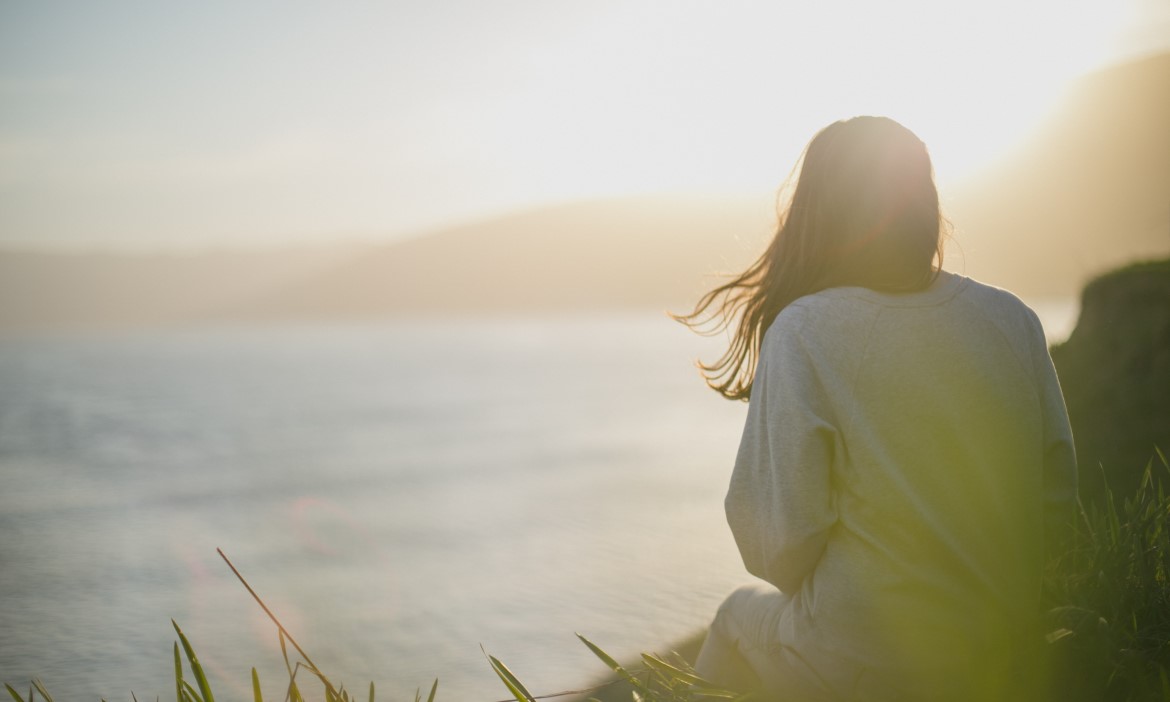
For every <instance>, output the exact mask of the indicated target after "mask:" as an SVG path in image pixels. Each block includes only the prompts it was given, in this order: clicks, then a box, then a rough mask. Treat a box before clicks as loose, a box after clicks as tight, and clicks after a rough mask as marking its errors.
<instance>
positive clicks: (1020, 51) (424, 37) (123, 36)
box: [0, 0, 1170, 250]
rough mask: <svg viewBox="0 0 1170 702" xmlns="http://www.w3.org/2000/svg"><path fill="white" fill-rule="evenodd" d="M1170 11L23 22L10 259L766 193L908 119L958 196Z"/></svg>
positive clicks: (604, 6) (692, 6)
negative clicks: (857, 133)
mask: <svg viewBox="0 0 1170 702" xmlns="http://www.w3.org/2000/svg"><path fill="white" fill-rule="evenodd" d="M1168 47H1170V3H1167V2H1165V1H1164V0H1040V1H1033V2H1018V1H1017V0H981V1H979V2H972V1H967V2H947V1H940V0H890V1H888V2H883V3H860V2H850V3H845V2H817V3H813V2H756V3H747V2H734V1H733V2H719V3H715V2H711V3H694V2H668V1H667V0H659V1H656V2H655V1H646V0H588V1H587V2H585V1H582V2H547V1H541V0H497V1H496V2H490V3H484V2H472V1H470V0H468V1H463V2H456V1H454V0H439V1H436V2H411V3H405V2H387V3H360V4H359V3H351V4H344V5H343V4H340V3H307V2H306V3H299V2H285V3H276V2H268V3H259V2H257V3H230V2H206V3H182V4H177V5H176V4H165V5H160V4H156V3H145V2H142V3H131V2H111V3H92V2H75V3H16V2H10V3H4V4H2V5H0V106H2V109H0V244H7V245H20V246H23V247H29V246H36V247H53V248H59V247H66V248H77V247H82V248H102V247H114V248H123V249H125V248H129V249H145V250H151V249H174V248H178V249H193V248H200V247H207V246H225V245H245V246H254V245H260V246H267V245H272V244H284V243H322V242H335V241H351V240H366V241H370V240H375V241H377V240H389V239H392V238H394V237H396V236H401V235H403V234H407V233H413V232H415V231H418V230H420V229H426V228H430V227H435V226H441V225H444V224H449V223H452V222H457V221H463V220H467V219H471V218H475V217H480V216H485V215H491V214H496V213H500V212H505V211H508V210H513V209H523V208H527V207H532V206H536V205H541V204H547V203H551V202H559V201H566V200H574V199H580V198H590V197H599V196H610V195H624V194H636V193H647V192H669V191H713V192H737V191H750V192H765V191H768V190H772V189H774V188H775V187H776V186H777V185H778V184H779V182H780V181H781V180H782V179H783V178H784V177H785V175H787V173H788V170H789V169H790V167H791V165H792V162H793V160H794V159H795V157H796V155H797V154H798V153H799V150H800V148H801V147H802V146H803V144H804V142H805V141H806V140H807V139H808V138H809V137H810V136H811V135H812V133H813V132H814V131H815V130H816V129H818V128H820V127H822V126H824V125H825V124H826V123H828V122H830V121H832V120H834V119H838V118H841V117H845V116H850V115H854V114H862V113H868V114H888V115H890V116H893V117H894V118H896V119H898V120H900V121H902V122H903V123H905V124H906V125H907V126H909V127H910V128H912V129H914V130H915V131H917V132H918V133H919V135H920V136H922V138H923V139H924V140H925V141H926V142H927V144H928V146H930V148H931V150H932V152H933V154H934V156H935V159H936V166H937V170H938V172H939V175H940V178H941V179H942V180H943V182H944V184H945V183H946V182H947V181H954V180H957V179H960V178H962V177H963V176H964V175H967V174H970V173H972V172H973V171H974V170H975V169H977V168H979V167H981V166H984V165H987V164H988V163H990V162H991V161H992V160H993V159H994V158H995V157H996V156H998V155H1000V154H1002V153H1004V152H1005V151H1006V150H1007V149H1010V148H1011V146H1012V145H1013V144H1014V143H1015V142H1017V141H1018V140H1020V139H1022V138H1023V137H1024V135H1025V134H1026V133H1027V131H1028V129H1029V128H1032V127H1033V126H1034V125H1035V124H1036V123H1037V121H1038V120H1039V119H1040V117H1041V116H1042V115H1043V114H1045V112H1046V111H1047V110H1049V109H1051V107H1052V105H1053V104H1054V101H1055V100H1056V99H1057V98H1058V97H1059V95H1060V94H1061V91H1062V90H1063V89H1065V88H1066V86H1067V85H1068V83H1069V81H1071V80H1072V79H1073V78H1074V77H1076V76H1077V75H1080V74H1083V73H1084V72H1086V71H1089V70H1092V69H1094V68H1097V67H1099V66H1101V65H1104V64H1106V63H1108V62H1111V61H1116V60H1119V59H1123V58H1127V57H1131V56H1135V55H1139V54H1141V53H1144V52H1151V51H1155V50H1162V49H1166V48H1168Z"/></svg>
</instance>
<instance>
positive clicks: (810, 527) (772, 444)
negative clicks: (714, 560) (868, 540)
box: [724, 315, 837, 593]
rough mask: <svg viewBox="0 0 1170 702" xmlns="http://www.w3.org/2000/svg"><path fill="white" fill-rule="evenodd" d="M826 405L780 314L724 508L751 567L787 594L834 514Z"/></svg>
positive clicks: (796, 328)
mask: <svg viewBox="0 0 1170 702" xmlns="http://www.w3.org/2000/svg"><path fill="white" fill-rule="evenodd" d="M782 317H783V315H782ZM829 406H830V405H829V401H828V398H827V397H825V396H824V392H823V389H822V388H821V386H820V384H819V383H818V382H817V378H816V373H815V370H814V368H813V364H812V362H811V359H810V357H809V355H808V351H807V349H806V348H805V346H804V344H803V343H802V342H801V338H800V325H798V324H782V322H781V318H778V319H777V322H776V323H775V324H774V325H773V328H772V329H771V330H769V332H768V334H767V336H766V337H765V339H764V343H763V348H762V349H761V355H760V363H759V366H758V368H757V372H756V378H755V382H754V384H753V387H752V397H751V404H750V406H749V408H748V417H747V424H746V426H745V427H744V432H743V438H742V440H741V441H740V446H739V454H738V455H737V457H736V461H735V469H734V471H733V472H732V476H731V486H730V488H729V489H728V492H727V499H726V500H725V502H724V506H725V508H726V511H727V522H728V524H729V525H730V526H731V531H732V534H733V535H734V536H735V541H736V544H737V545H738V546H739V552H740V555H741V556H742V557H743V562H744V565H745V566H746V567H747V569H748V572H750V573H752V574H753V575H756V576H757V577H760V578H763V579H764V580H766V581H768V582H770V583H772V584H773V585H775V586H776V587H778V588H779V589H780V590H782V591H784V592H788V593H793V592H795V591H796V590H797V589H799V587H800V583H801V582H802V581H803V580H804V579H805V578H806V577H807V576H808V575H809V574H810V573H811V572H812V570H813V568H814V567H815V566H816V563H817V561H818V560H819V559H820V557H821V554H822V553H823V551H824V549H825V544H826V542H827V541H828V534H829V529H830V528H831V527H832V525H833V524H834V522H835V521H836V519H837V515H836V510H835V506H834V503H833V496H832V491H831V489H830V467H831V466H832V464H833V451H834V444H835V440H836V429H835V428H834V426H833V424H832V422H831V421H830V419H829V418H830V413H829V411H828V408H829Z"/></svg>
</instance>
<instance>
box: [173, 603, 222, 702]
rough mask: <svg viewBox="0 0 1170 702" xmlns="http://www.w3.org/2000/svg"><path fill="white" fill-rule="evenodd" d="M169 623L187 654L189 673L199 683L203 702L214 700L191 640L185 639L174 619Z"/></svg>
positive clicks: (212, 701)
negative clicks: (189, 665)
mask: <svg viewBox="0 0 1170 702" xmlns="http://www.w3.org/2000/svg"><path fill="white" fill-rule="evenodd" d="M171 625H172V626H174V627H175V633H177V634H178V635H179V643H181V644H182V645H183V651H184V652H186V654H187V662H188V663H190V664H191V673H192V674H193V675H194V676H195V681H196V682H198V683H199V692H200V693H201V695H202V699H203V702H215V695H213V694H211V685H210V684H208V682H207V674H206V673H204V672H203V666H202V665H200V664H199V658H198V657H197V656H196V655H195V649H194V648H192V647H191V642H190V641H188V640H187V637H186V635H184V634H183V630H182V629H180V628H179V625H178V623H177V622H176V621H175V620H174V619H172V620H171Z"/></svg>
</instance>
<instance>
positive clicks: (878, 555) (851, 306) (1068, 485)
mask: <svg viewBox="0 0 1170 702" xmlns="http://www.w3.org/2000/svg"><path fill="white" fill-rule="evenodd" d="M1046 461H1047V462H1048V463H1049V471H1048V472H1049V474H1050V475H1049V478H1048V481H1047V485H1046V484H1045V478H1044V475H1045V470H1044V468H1045V463H1046ZM1074 486H1075V467H1074V464H1073V462H1072V453H1071V437H1069V436H1068V433H1067V423H1066V420H1064V412H1063V402H1062V400H1061V397H1060V391H1059V387H1058V386H1057V384H1056V379H1055V375H1054V373H1053V372H1052V368H1051V362H1050V361H1049V360H1048V355H1047V349H1046V347H1045V344H1044V338H1043V334H1042V331H1041V329H1040V326H1039V323H1038V321H1037V320H1036V318H1035V315H1034V314H1032V312H1031V311H1030V310H1028V309H1027V307H1025V306H1024V305H1023V304H1022V303H1020V302H1019V300H1017V299H1016V298H1015V297H1013V296H1011V295H1010V294H1008V293H1005V292H1003V291H1000V290H996V289H994V288H990V287H987V286H984V285H981V284H979V283H976V282H974V281H971V280H968V279H965V278H961V277H959V276H955V275H951V274H947V273H943V274H941V275H940V276H939V278H938V279H937V280H936V281H935V283H934V284H933V285H932V286H931V287H930V288H928V289H926V290H924V291H921V292H917V293H910V294H883V293H877V292H874V291H872V290H868V289H864V288H833V289H829V290H824V291H821V292H819V293H816V294H814V295H809V296H806V297H803V298H801V299H799V300H797V301H796V302H794V303H792V304H790V305H789V306H788V307H786V308H785V309H784V311H783V312H781V314H780V315H779V316H778V317H777V319H776V321H775V322H774V323H773V325H772V327H771V328H770V330H769V331H768V334H767V336H766V337H765V340H764V344H763V348H762V350H761V354H760V366H759V368H758V370H757V375H756V384H755V388H754V391H753V397H752V408H751V410H750V412H749V417H748V421H747V426H746V428H745V431H744V436H743V441H742V443H741V447H740V452H739V456H738V459H737V462H736V467H735V472H734V475H733V477H732V481H731V487H730V490H729V492H728V496H727V503H726V507H727V514H728V521H729V523H730V524H731V527H732V531H733V533H734V534H735V536H736V540H737V543H738V544H739V546H740V551H741V553H742V555H743V558H744V562H745V564H746V565H747V567H748V570H749V571H751V572H753V573H754V574H756V575H758V576H760V577H762V578H764V579H765V580H768V581H770V582H772V583H773V584H775V585H776V586H777V587H779V588H780V589H781V590H783V591H784V592H785V593H786V594H788V595H790V596H791V597H792V601H791V603H790V604H789V606H788V607H787V608H786V610H785V612H784V615H783V616H782V617H781V619H780V632H779V642H780V644H781V645H782V646H783V647H785V648H786V649H787V655H788V656H789V657H790V658H791V659H792V660H791V661H790V663H791V664H792V665H793V666H794V667H796V668H797V669H803V670H804V674H805V675H806V676H807V677H808V679H809V680H812V681H817V680H819V681H821V684H822V685H823V686H824V687H828V688H829V689H830V690H832V692H833V693H834V694H835V695H838V696H844V697H849V698H859V699H914V698H920V699H930V698H932V696H934V695H947V696H948V697H949V698H956V697H955V696H956V695H964V694H967V693H976V688H978V687H982V686H983V685H987V686H988V688H989V689H988V690H986V691H984V692H987V693H990V692H992V689H998V688H1000V686H1001V683H1006V684H1017V685H1018V684H1019V682H1018V681H1014V682H1012V681H1011V676H1013V675H1014V674H1015V672H1017V671H1013V668H1014V667H1017V666H1018V665H1019V664H1022V663H1025V662H1026V661H1027V655H1028V653H1029V650H1030V647H1031V645H1032V642H1033V641H1034V640H1035V637H1036V635H1037V633H1038V629H1037V628H1036V627H1035V621H1034V618H1035V615H1036V613H1037V612H1038V605H1039V602H1038V600H1039V588H1040V576H1041V568H1042V563H1043V542H1044V517H1043V515H1044V511H1045V490H1046V488H1047V489H1048V490H1049V498H1051V499H1050V501H1051V502H1052V505H1051V506H1052V508H1053V509H1056V510H1059V509H1060V503H1061V502H1062V501H1063V503H1064V504H1065V505H1066V506H1071V504H1072V500H1073V499H1074V495H1075V492H1074V490H1075V487H1074ZM973 676H978V678H979V680H973V679H972V677H973ZM972 696H973V697H976V698H978V697H983V696H985V695H984V694H983V692H980V693H979V694H973V695H972Z"/></svg>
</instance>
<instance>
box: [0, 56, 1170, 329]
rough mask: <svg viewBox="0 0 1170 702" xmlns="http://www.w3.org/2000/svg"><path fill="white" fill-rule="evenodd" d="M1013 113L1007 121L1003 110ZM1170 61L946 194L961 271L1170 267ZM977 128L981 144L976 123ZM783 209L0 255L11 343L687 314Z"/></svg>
mask: <svg viewBox="0 0 1170 702" xmlns="http://www.w3.org/2000/svg"><path fill="white" fill-rule="evenodd" d="M1005 109H1010V106H1005ZM1167 125H1170V54H1165V55H1160V56H1156V57H1153V58H1149V59H1146V60H1142V61H1137V62H1134V63H1130V64H1126V65H1122V66H1117V67H1113V68H1110V69H1106V70H1103V71H1101V72H1098V73H1095V74H1092V75H1090V76H1088V77H1086V78H1085V79H1083V80H1082V81H1081V82H1079V83H1078V84H1077V85H1076V86H1075V87H1074V89H1073V90H1072V91H1070V93H1069V95H1068V96H1067V98H1066V100H1065V101H1064V103H1063V104H1062V105H1061V106H1060V107H1059V108H1058V109H1057V110H1055V111H1054V113H1053V116H1052V117H1051V118H1050V119H1049V120H1048V121H1047V122H1046V123H1045V124H1044V125H1043V126H1042V127H1041V128H1040V129H1039V130H1037V132H1036V133H1035V134H1034V135H1033V136H1032V138H1031V139H1029V140H1028V141H1027V142H1026V143H1025V144H1024V145H1023V146H1022V147H1021V148H1019V149H1018V150H1017V151H1016V152H1015V153H1014V154H1012V155H1011V156H1009V157H1007V158H1005V159H1003V160H1002V161H1001V162H999V163H998V164H996V165H995V167H993V168H991V169H989V170H988V171H986V172H985V173H984V174H983V175H981V176H980V177H978V178H977V179H975V180H972V181H971V182H968V183H967V184H965V185H962V186H960V187H959V188H958V190H957V191H956V192H954V193H948V194H945V195H947V197H946V203H947V209H948V212H949V214H950V216H951V218H952V220H953V221H954V222H955V223H956V225H957V235H956V239H957V241H956V242H955V243H954V244H952V245H951V246H950V247H949V251H948V256H947V267H948V268H951V269H952V270H958V271H959V272H962V273H965V274H967V275H971V276H973V277H976V278H980V279H982V280H985V281H987V282H990V283H993V284H997V285H1001V286H1004V287H1007V288H1010V289H1012V290H1015V291H1017V292H1019V293H1021V294H1024V295H1028V296H1052V297H1067V298H1071V297H1073V296H1075V295H1076V294H1077V293H1078V291H1079V290H1080V289H1081V287H1082V286H1083V285H1084V283H1085V282H1086V281H1088V280H1089V279H1090V278H1092V277H1093V276H1095V275H1097V274H1099V273H1101V272H1103V271H1105V270H1107V269H1109V268H1112V267H1115V266H1116V265H1118V264H1120V263H1124V262H1127V261H1130V260H1133V259H1138V258H1155V257H1161V256H1165V255H1167V254H1170V128H1167ZM971 129H978V125H976V124H972V125H971ZM773 224H774V213H773V203H772V198H771V196H768V195H764V196H760V197H756V198H750V197H744V198H740V199H730V198H714V197H683V196H678V197H665V196H664V197H641V198H626V199H614V200H604V201H595V202H581V203H569V204H564V205H559V206H550V207H546V208H542V209H537V210H532V211H527V212H520V213H516V214H513V215H509V216H504V217H499V218H495V219H490V220H485V221H481V222H473V223H468V224H466V225H463V226H459V227H453V228H449V229H445V230H442V231H438V232H433V233H428V234H424V235H420V236H417V237H415V238H412V239H409V240H405V241H400V242H397V243H392V244H387V245H384V246H374V247H368V248H367V249H364V250H362V251H361V252H360V253H356V252H351V256H350V257H349V258H344V257H342V256H341V255H340V254H338V253H337V252H336V251H334V252H331V253H329V254H327V255H325V254H320V253H314V252H273V253H270V254H263V253H251V254H234V253H222V254H214V255H212V254H208V255H204V256H189V257H180V256H171V257H147V256H118V255H112V254H110V255H69V256H61V255H53V254H44V253H38V254H32V253H20V252H3V251H0V331H4V330H9V331H11V330H14V329H15V330H19V329H28V328H47V329H55V328H76V327H105V326H111V325H114V326H141V325H155V324H167V323H181V322H191V321H201V320H202V321H208V320H212V321H215V320H240V321H250V320H257V319H335V318H360V317H370V316H383V315H400V314H418V315H435V314H480V313H485V312H490V313H499V314H511V313H527V312H549V311H554V310H575V311H590V310H608V309H613V308H617V307H637V308H649V309H659V310H661V309H671V310H676V311H685V310H687V309H689V306H690V305H691V304H693V302H694V300H695V299H696V298H697V296H698V295H699V294H700V293H701V292H702V291H703V290H704V289H706V288H707V287H710V284H711V283H712V282H714V280H715V279H714V278H712V277H711V276H712V274H714V273H718V272H729V271H734V270H736V269H741V268H742V267H743V266H744V265H745V264H746V263H747V262H748V261H750V260H751V258H752V257H753V256H754V255H756V254H757V253H758V251H760V250H761V249H762V247H763V245H764V243H765V242H766V240H767V238H768V236H769V235H770V233H771V229H772V227H773Z"/></svg>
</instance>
